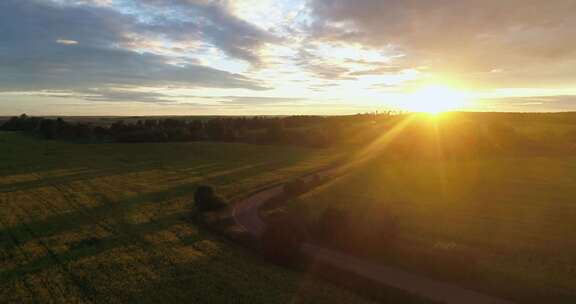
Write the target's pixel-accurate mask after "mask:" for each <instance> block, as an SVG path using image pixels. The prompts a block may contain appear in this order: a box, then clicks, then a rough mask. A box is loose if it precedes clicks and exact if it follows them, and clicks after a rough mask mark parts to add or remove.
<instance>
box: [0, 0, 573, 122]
mask: <svg viewBox="0 0 576 304" xmlns="http://www.w3.org/2000/svg"><path fill="white" fill-rule="evenodd" d="M575 13H576V1H574V0H548V1H542V0H538V1H536V0H504V1H502V0H484V1H462V0H435V1H430V0H275V1H274V0H216V1H210V0H1V1H0V115H16V114H20V113H28V114H30V115H203V114H218V115H266V114H353V113H360V112H372V111H386V110H406V109H410V108H411V107H410V106H409V105H410V104H411V103H414V102H416V103H418V104H420V103H427V102H429V103H434V102H435V99H441V98H444V99H450V98H452V99H459V100H457V101H458V102H457V109H459V110H471V111H514V112H533V111H574V110H576V39H574V37H576V18H574V17H573V15H574V14H575ZM431 88H432V89H431ZM434 88H436V89H434ZM438 88H439V89H438ZM438 92H440V93H441V94H436V93H438Z"/></svg>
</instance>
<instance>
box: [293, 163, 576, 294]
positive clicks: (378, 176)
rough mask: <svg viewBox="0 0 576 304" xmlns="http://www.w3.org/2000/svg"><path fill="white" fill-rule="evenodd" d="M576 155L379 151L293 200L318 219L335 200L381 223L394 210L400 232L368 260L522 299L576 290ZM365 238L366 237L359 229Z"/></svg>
mask: <svg viewBox="0 0 576 304" xmlns="http://www.w3.org/2000/svg"><path fill="white" fill-rule="evenodd" d="M575 183H576V158H575V157H572V156H562V157H558V156H556V157H545V156H531V157H528V156H517V157H510V156H482V157H477V158H460V159H444V160H438V159H398V158H395V157H393V156H389V155H388V156H380V157H377V158H374V159H371V160H370V161H368V162H366V163H364V164H362V165H361V166H359V167H358V168H355V169H354V170H352V171H351V172H349V174H347V175H345V176H343V177H341V178H340V179H338V180H336V181H334V182H333V183H331V184H328V185H325V186H323V187H321V188H319V189H317V190H315V191H314V192H311V193H308V194H307V195H305V196H304V197H302V198H301V199H300V200H297V201H295V202H293V205H292V206H291V207H292V208H293V209H294V210H297V211H298V212H300V213H301V214H304V215H305V216H306V217H307V218H308V220H309V221H310V222H312V223H313V222H316V221H317V220H318V218H319V217H320V216H321V214H322V212H323V211H324V210H326V209H327V208H331V207H336V208H339V209H341V210H346V212H348V213H349V214H351V215H352V218H353V219H354V220H355V221H359V222H370V221H372V223H373V224H376V223H377V221H378V217H375V215H377V214H383V213H385V214H393V216H394V217H395V218H396V220H397V222H398V226H399V229H398V235H397V237H396V240H395V241H394V242H393V243H392V244H390V245H388V246H381V247H378V245H376V244H364V245H365V246H366V247H369V248H370V249H369V250H368V253H366V254H367V255H368V258H370V259H374V260H377V261H380V262H382V263H383V264H389V265H397V266H401V267H403V268H406V269H410V270H411V271H417V272H420V273H427V274H428V275H430V276H433V277H440V278H443V279H446V280H452V281H454V282H456V283H457V284H460V285H466V286H469V287H470V288H475V289H479V290H482V291H484V292H486V293H490V294H498V295H501V296H503V297H505V298H511V299H516V300H518V301H521V302H533V303H541V302H561V303H571V302H573V300H574V299H575V297H576V285H575V282H574V275H575V273H576V242H575V241H574V237H573V232H574V231H576V222H575V221H574V218H575V216H576V205H575V204H574V202H575V199H576V188H575V187H574V184H575ZM356 238H357V239H362V236H360V235H357V236H356Z"/></svg>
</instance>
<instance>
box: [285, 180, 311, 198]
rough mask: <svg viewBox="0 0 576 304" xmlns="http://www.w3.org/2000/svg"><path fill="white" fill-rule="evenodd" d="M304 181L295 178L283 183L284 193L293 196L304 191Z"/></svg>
mask: <svg viewBox="0 0 576 304" xmlns="http://www.w3.org/2000/svg"><path fill="white" fill-rule="evenodd" d="M306 189H307V187H306V183H305V182H304V181H303V180H302V179H295V180H293V181H290V182H287V183H286V184H285V185H284V194H286V195H287V196H290V197H293V196H298V195H300V194H302V193H304V192H306Z"/></svg>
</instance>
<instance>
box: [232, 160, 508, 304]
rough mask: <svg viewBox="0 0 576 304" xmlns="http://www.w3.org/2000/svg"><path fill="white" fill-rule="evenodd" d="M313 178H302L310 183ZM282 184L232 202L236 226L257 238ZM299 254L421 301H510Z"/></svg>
mask: <svg viewBox="0 0 576 304" xmlns="http://www.w3.org/2000/svg"><path fill="white" fill-rule="evenodd" d="M316 174H318V175H319V176H320V177H324V178H326V177H330V176H333V175H335V174H338V170H335V169H331V170H325V171H322V172H320V173H316ZM312 178H313V175H309V176H307V177H305V178H304V179H305V180H311V179H312ZM283 191H284V188H283V185H279V186H274V187H270V188H267V189H263V190H262V191H259V192H257V193H254V194H253V195H251V196H249V197H247V198H245V199H243V200H241V201H239V202H237V203H236V205H235V206H234V209H233V212H232V214H233V217H234V220H235V221H236V223H237V224H238V225H239V226H240V227H242V228H243V229H245V230H246V231H248V232H249V233H250V234H252V235H253V236H254V237H260V236H261V235H262V233H263V232H264V229H265V223H264V221H262V219H261V218H260V216H259V212H258V211H259V209H260V207H262V206H263V205H264V204H265V203H266V202H268V201H269V200H270V199H272V198H274V197H277V196H279V195H281V194H282V193H283ZM302 253H303V254H305V255H307V256H310V257H312V258H313V259H315V260H316V261H319V262H322V263H325V264H328V265H330V266H332V267H336V268H339V269H342V270H345V271H349V272H352V273H355V274H357V275H359V276H361V277H365V278H367V279H370V280H373V281H375V282H377V283H380V284H383V285H387V286H391V287H395V288H398V289H402V290H405V291H408V292H410V293H412V294H415V295H418V296H420V297H423V298H427V299H430V300H432V301H437V302H439V303H458V304H510V303H512V302H510V301H507V300H503V299H498V298H495V297H491V296H488V295H484V294H481V293H478V292H476V291H472V290H468V289H464V288H461V287H458V286H456V285H452V284H449V283H445V282H440V281H436V280H433V279H429V278H426V277H423V276H420V275H417V274H413V273H409V272H406V271H404V270H401V269H397V268H395V267H389V266H384V265H381V264H378V263H373V262H369V261H365V260H362V259H359V258H356V257H354V256H351V255H348V254H345V253H342V252H338V251H335V250H332V249H328V248H323V247H320V246H317V245H314V244H304V245H303V246H302Z"/></svg>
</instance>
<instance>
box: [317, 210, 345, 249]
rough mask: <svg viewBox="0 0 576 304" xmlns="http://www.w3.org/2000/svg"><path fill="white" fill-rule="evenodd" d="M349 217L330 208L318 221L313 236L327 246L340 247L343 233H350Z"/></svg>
mask: <svg viewBox="0 0 576 304" xmlns="http://www.w3.org/2000/svg"><path fill="white" fill-rule="evenodd" d="M351 222H352V221H351V219H350V216H349V215H348V214H347V213H346V211H344V210H342V209H339V208H335V207H331V208H328V209H326V210H325V211H324V213H323V214H322V216H321V217H320V219H319V221H318V227H317V228H316V231H315V235H316V237H317V238H318V239H319V240H320V241H321V242H324V243H326V244H327V245H342V243H343V242H345V240H344V238H345V233H346V232H349V231H350V228H351V227H350V226H351Z"/></svg>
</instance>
